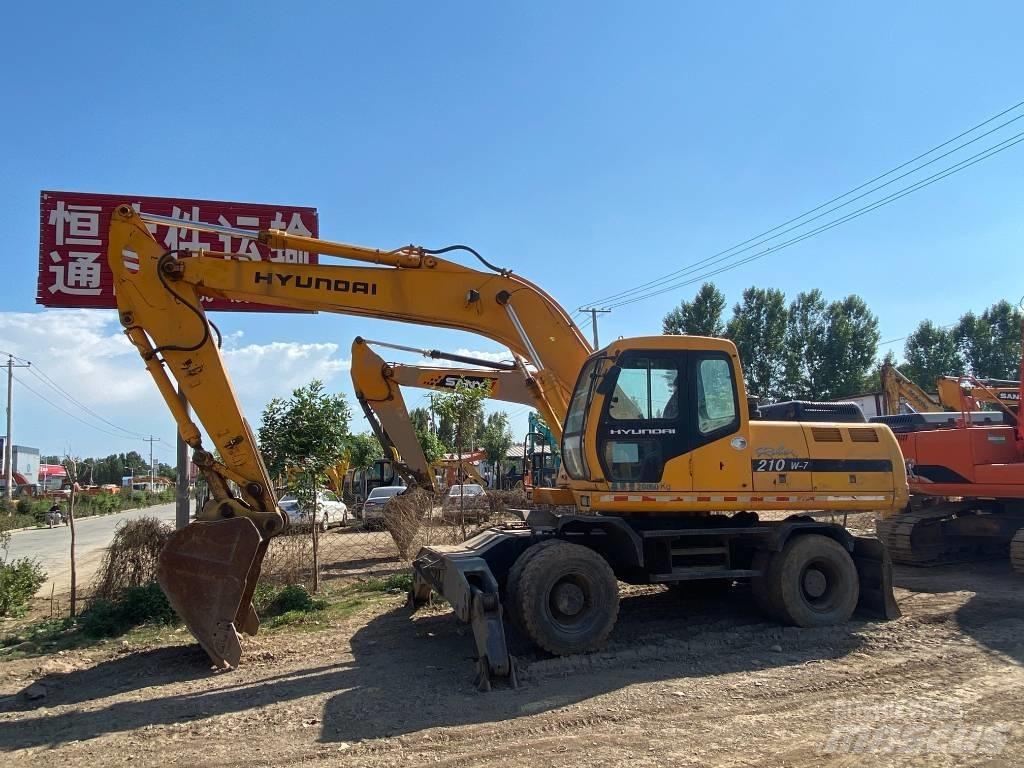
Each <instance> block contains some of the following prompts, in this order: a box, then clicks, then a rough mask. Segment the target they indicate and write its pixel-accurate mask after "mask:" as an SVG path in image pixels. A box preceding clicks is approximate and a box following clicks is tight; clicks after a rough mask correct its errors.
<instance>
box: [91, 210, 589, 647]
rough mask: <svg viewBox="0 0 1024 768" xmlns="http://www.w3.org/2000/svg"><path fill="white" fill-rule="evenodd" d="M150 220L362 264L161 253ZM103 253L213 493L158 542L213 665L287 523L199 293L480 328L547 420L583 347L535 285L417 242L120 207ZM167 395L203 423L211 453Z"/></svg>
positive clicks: (165, 571) (243, 625)
mask: <svg viewBox="0 0 1024 768" xmlns="http://www.w3.org/2000/svg"><path fill="white" fill-rule="evenodd" d="M147 221H149V222H157V221H159V222H160V223H165V224H171V225H172V226H175V227H178V228H185V229H195V230H201V231H210V232H217V233H220V234H230V235H232V236H235V237H247V238H249V239H251V240H258V241H259V242H260V243H262V244H264V245H266V246H268V247H271V248H292V249H297V250H302V251H308V252H313V253H319V254H321V255H328V256H336V257H340V258H343V259H347V260H349V261H355V262H360V263H362V264H363V266H352V265H333V264H332V265H324V264H315V265H309V264H279V263H268V262H251V261H246V260H238V259H233V258H231V256H232V255H231V254H223V253H206V252H202V251H200V252H198V253H197V252H191V251H167V249H166V248H165V247H163V246H162V245H160V244H159V243H157V242H156V240H155V239H154V238H153V236H152V234H151V233H150V231H149V229H148V228H147ZM456 248H461V246H457V247H456ZM446 250H452V249H446ZM465 250H470V249H465ZM473 253H475V252H473ZM243 258H244V257H243ZM107 259H108V262H109V264H110V268H111V270H112V272H113V274H114V282H115V290H116V295H117V303H118V312H119V316H120V321H121V324H122V325H123V327H124V329H125V333H126V335H127V336H128V338H129V339H130V340H131V342H132V344H133V345H134V346H135V347H136V349H137V350H138V351H139V354H140V355H141V356H142V359H143V361H144V363H145V365H146V368H147V370H148V371H149V373H150V374H151V376H152V377H153V380H154V381H155V383H156V385H157V387H158V388H159V390H160V393H161V395H162V396H163V398H164V401H165V402H166V404H167V407H168V408H169V409H170V411H171V413H172V414H173V415H174V418H175V421H176V422H177V425H178V430H179V432H180V434H181V436H182V438H183V439H184V440H185V442H187V443H188V444H189V445H190V446H191V447H192V449H193V451H194V456H195V462H196V464H197V466H198V467H199V469H200V471H202V472H203V474H204V476H205V477H206V479H207V481H208V483H209V485H210V489H211V496H212V498H211V500H210V502H208V503H207V504H206V505H205V506H204V507H203V509H202V510H201V511H200V512H199V514H198V515H197V522H196V523H195V524H193V525H190V526H188V527H186V528H185V529H183V530H181V531H178V532H177V533H176V534H175V535H174V537H173V538H172V541H171V543H170V544H169V545H168V546H167V547H166V548H165V551H164V556H163V557H162V561H161V568H160V574H159V580H160V583H161V586H162V587H163V589H164V591H165V593H166V594H167V596H168V599H169V600H170V601H171V603H172V605H173V606H174V608H175V609H176V610H177V611H178V613H179V614H180V615H181V616H182V618H183V619H184V620H185V622H186V623H187V625H188V626H189V628H190V630H191V631H192V633H193V634H194V635H195V636H196V638H197V639H198V640H199V642H200V643H201V644H202V645H203V647H204V648H205V649H206V650H207V652H208V653H209V654H210V657H211V658H212V659H213V660H214V662H215V663H216V664H218V665H220V666H234V665H236V664H237V663H238V660H239V657H240V655H241V647H240V643H239V640H238V632H240V631H241V632H248V633H254V632H255V631H256V630H257V629H258V626H259V622H258V619H257V618H256V615H255V612H254V611H253V609H252V606H251V597H252V593H253V590H254V589H255V586H256V580H257V578H258V576H259V572H260V565H261V563H262V560H263V556H264V554H265V551H266V546H267V542H268V540H269V539H270V538H271V537H273V536H275V535H278V534H280V533H282V532H283V531H284V530H285V528H286V526H287V517H286V516H285V515H284V514H282V512H281V511H280V510H279V509H278V507H277V501H276V499H275V496H274V491H273V486H272V483H271V480H270V477H269V474H268V472H267V470H266V467H265V466H264V465H263V462H262V460H261V458H260V453H259V450H258V446H257V444H256V440H255V437H254V435H253V432H252V430H251V428H250V427H249V425H248V423H247V422H246V420H245V418H244V416H243V415H242V409H241V407H240V404H239V402H238V397H237V395H236V393H235V391H234V388H233V387H232V385H231V381H230V380H229V378H228V376H227V374H226V372H225V369H224V361H223V359H222V357H221V353H220V349H219V346H220V344H219V332H218V331H217V329H216V326H214V325H213V323H211V322H210V321H209V320H208V319H207V317H206V313H205V311H204V310H203V308H202V303H201V301H202V299H203V298H205V297H219V298H225V299H229V300H240V301H248V302H257V303H259V304H262V305H264V306H267V305H270V306H276V307H285V308H293V309H299V310H311V311H317V310H319V311H331V312H338V313H343V314H351V315H358V316H363V317H376V318H383V319H388V320H396V321H401V322H409V323H416V324H422V325H432V326H441V327H447V328H455V329H459V330H465V331H470V332H474V333H478V334H481V335H483V336H486V337H488V338H491V339H493V340H494V341H496V342H498V343H500V344H502V345H503V346H506V347H508V348H509V349H510V350H511V351H512V352H513V354H514V355H516V356H517V358H518V359H520V360H523V361H526V362H529V364H530V365H531V366H532V367H533V369H534V373H533V374H532V379H533V381H534V382H535V387H536V389H535V393H536V398H537V400H536V402H537V404H538V405H539V407H541V408H542V410H543V411H544V413H545V416H546V417H548V419H549V421H551V422H556V421H559V419H558V418H557V416H556V414H560V413H565V411H566V403H567V402H568V398H569V395H570V391H571V389H572V386H573V384H574V381H575V377H576V375H577V373H578V371H579V370H580V368H581V367H582V365H583V362H584V360H585V359H586V357H587V355H588V354H589V353H590V348H589V345H588V344H587V342H586V340H585V339H584V337H583V336H582V334H581V333H580V331H579V329H578V328H577V327H576V326H575V324H574V323H573V322H572V320H571V318H569V316H568V315H567V314H566V313H565V312H564V310H562V308H561V307H560V306H559V305H558V304H557V302H555V301H554V300H553V299H552V298H551V297H550V296H548V294H546V293H545V292H544V291H543V290H541V289H540V288H539V287H537V286H535V285H534V284H533V283H531V282H529V281H527V280H525V279H522V278H520V277H518V276H514V275H512V274H511V273H510V272H508V271H507V270H495V271H481V270H475V269H470V268H467V267H464V266H461V265H459V264H456V263H454V262H450V261H446V260H444V259H441V258H439V257H438V254H437V253H435V252H431V251H428V250H426V249H423V248H419V247H414V246H409V247H406V248H401V249H398V250H394V251H379V250H374V249H370V248H363V247H359V246H351V245H344V244H340V243H331V242H327V241H322V240H318V239H314V238H308V237H301V236H295V235H289V234H286V233H284V232H280V231H277V230H269V231H263V232H259V233H255V232H251V231H248V230H239V229H235V228H230V227H219V226H216V225H210V224H204V223H200V222H182V221H180V220H177V219H167V218H166V217H158V216H152V215H146V214H140V213H138V212H136V211H135V210H134V209H133V208H132V207H131V206H129V205H121V206H119V207H118V208H117V209H116V210H115V211H114V213H113V214H112V216H111V220H110V239H109V247H108V253H107ZM481 261H482V259H481ZM485 264H486V262H485ZM488 266H489V265H488ZM178 390H180V392H181V393H182V395H183V396H184V399H185V401H187V403H188V405H189V406H191V408H192V411H193V412H194V413H195V416H196V419H197V420H198V422H199V424H202V426H203V428H204V429H205V432H206V434H207V435H208V437H209V439H210V442H211V445H210V446H209V447H206V446H205V445H204V443H203V439H202V434H201V432H200V429H199V426H198V425H197V424H196V422H195V421H193V420H192V418H191V417H190V416H189V413H188V411H187V409H186V407H185V406H184V405H183V404H182V401H181V400H180V399H179V397H178ZM216 454H219V459H218V458H215V455H216ZM232 484H233V485H234V486H235V487H237V489H238V495H237V496H236V495H235V494H234V493H233V492H232Z"/></svg>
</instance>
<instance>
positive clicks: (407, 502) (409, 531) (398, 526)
mask: <svg viewBox="0 0 1024 768" xmlns="http://www.w3.org/2000/svg"><path fill="white" fill-rule="evenodd" d="M434 502H435V499H434V496H433V494H431V493H428V492H427V491H424V490H423V489H421V488H410V489H409V490H407V491H406V492H405V493H402V494H398V495H396V496H392V497H391V498H390V499H388V503H387V504H386V505H384V527H385V528H387V531H388V533H390V534H391V538H392V539H394V542H395V546H396V547H398V554H399V556H400V557H401V558H402V559H403V560H408V559H409V555H410V553H411V551H412V548H413V545H414V544H415V543H416V540H417V538H418V536H419V532H420V527H421V526H422V525H423V520H424V518H428V517H430V513H431V511H432V510H433V508H434Z"/></svg>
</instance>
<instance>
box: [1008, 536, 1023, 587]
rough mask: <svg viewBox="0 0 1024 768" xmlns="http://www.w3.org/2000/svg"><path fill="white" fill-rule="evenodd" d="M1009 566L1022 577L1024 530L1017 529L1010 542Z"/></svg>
mask: <svg viewBox="0 0 1024 768" xmlns="http://www.w3.org/2000/svg"><path fill="white" fill-rule="evenodd" d="M1010 564H1011V565H1012V566H1013V570H1015V571H1016V572H1017V573H1019V574H1021V575H1022V576H1024V528H1019V529H1018V530H1017V533H1016V534H1015V535H1014V537H1013V540H1012V541H1010Z"/></svg>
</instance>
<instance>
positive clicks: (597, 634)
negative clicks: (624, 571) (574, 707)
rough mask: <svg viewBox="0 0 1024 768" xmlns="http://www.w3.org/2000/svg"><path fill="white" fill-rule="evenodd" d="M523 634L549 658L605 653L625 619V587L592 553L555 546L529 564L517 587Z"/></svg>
mask: <svg viewBox="0 0 1024 768" xmlns="http://www.w3.org/2000/svg"><path fill="white" fill-rule="evenodd" d="M515 589H516V591H517V592H518V595H517V599H516V606H517V608H518V611H519V615H520V617H521V620H522V624H523V631H524V632H525V633H526V635H527V636H528V637H529V638H530V639H531V640H532V641H533V642H534V643H536V644H537V645H538V646H540V647H541V648H543V649H544V650H545V651H548V652H549V653H553V654H555V655H559V656H564V655H567V654H571V653H583V652H585V651H593V650H595V649H597V648H600V647H601V646H602V645H603V644H604V643H605V641H607V639H608V636H609V635H610V634H611V631H612V629H613V628H614V626H615V619H616V618H617V617H618V614H619V584H618V581H616V579H615V574H614V573H613V572H612V569H611V567H610V566H609V565H608V563H607V561H606V560H605V559H604V558H603V557H601V555H599V554H598V553H597V552H595V551H593V550H592V549H588V548H586V547H583V546H580V545H579V544H569V543H568V542H565V541H560V540H559V541H552V542H551V543H550V544H549V545H548V546H545V547H544V548H543V549H540V551H538V552H537V553H536V554H535V555H533V556H532V557H531V558H529V559H528V560H527V561H526V563H525V564H524V566H523V569H522V575H521V577H520V580H519V582H518V585H517V586H516V588H515Z"/></svg>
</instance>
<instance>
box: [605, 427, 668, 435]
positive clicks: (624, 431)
mask: <svg viewBox="0 0 1024 768" xmlns="http://www.w3.org/2000/svg"><path fill="white" fill-rule="evenodd" d="M675 433H676V431H675V430H674V429H654V428H650V427H648V428H645V427H639V428H629V427H619V428H618V429H611V430H609V431H608V434H610V435H633V436H636V435H644V436H646V435H674V434H675Z"/></svg>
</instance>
